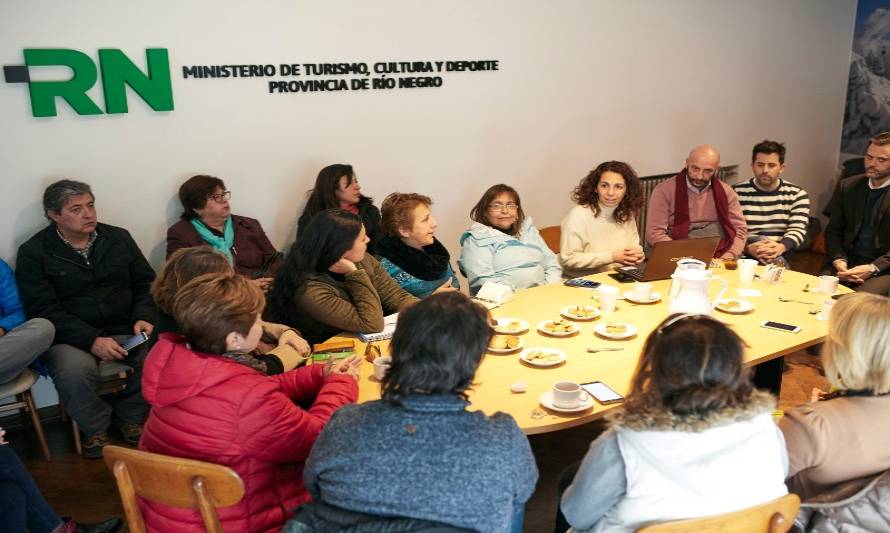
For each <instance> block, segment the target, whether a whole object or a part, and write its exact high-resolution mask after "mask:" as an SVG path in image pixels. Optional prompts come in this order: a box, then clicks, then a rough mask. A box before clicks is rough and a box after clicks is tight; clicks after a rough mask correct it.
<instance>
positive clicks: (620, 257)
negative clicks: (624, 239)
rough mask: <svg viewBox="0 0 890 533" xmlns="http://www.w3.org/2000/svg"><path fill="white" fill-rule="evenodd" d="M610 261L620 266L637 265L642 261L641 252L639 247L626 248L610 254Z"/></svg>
mask: <svg viewBox="0 0 890 533" xmlns="http://www.w3.org/2000/svg"><path fill="white" fill-rule="evenodd" d="M612 261H613V262H615V263H621V264H622V265H638V264H640V263H641V262H642V261H643V250H642V249H640V248H639V247H633V248H631V247H628V248H624V249H623V250H615V251H614V252H612Z"/></svg>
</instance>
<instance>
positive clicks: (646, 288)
mask: <svg viewBox="0 0 890 533" xmlns="http://www.w3.org/2000/svg"><path fill="white" fill-rule="evenodd" d="M632 294H633V297H634V298H636V299H637V300H640V301H641V302H643V301H647V300H651V299H652V284H651V283H637V284H636V285H634V288H633V291H632Z"/></svg>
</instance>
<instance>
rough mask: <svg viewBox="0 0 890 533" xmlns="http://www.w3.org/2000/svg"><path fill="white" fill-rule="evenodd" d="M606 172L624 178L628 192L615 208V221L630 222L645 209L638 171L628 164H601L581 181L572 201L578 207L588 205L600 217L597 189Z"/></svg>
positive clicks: (618, 162)
mask: <svg viewBox="0 0 890 533" xmlns="http://www.w3.org/2000/svg"><path fill="white" fill-rule="evenodd" d="M606 172H615V173H616V174H620V175H621V177H622V178H624V183H625V185H626V186H627V192H625V193H624V198H622V199H621V203H619V204H618V207H616V208H615V214H614V216H615V221H616V222H619V223H621V224H623V223H625V222H627V221H628V220H630V217H632V216H637V215H638V214H639V213H640V209H641V208H642V207H643V188H642V187H641V186H640V178H639V177H637V173H636V171H634V169H633V168H632V167H631V166H630V165H628V164H627V163H624V162H621V161H606V162H605V163H600V164H599V166H597V167H596V168H595V169H593V170H591V171H590V173H589V174H587V175H586V176H584V177H583V178H582V179H581V183H579V184H578V186H577V187H575V190H574V191H572V201H573V202H575V203H576V204H578V205H587V206H590V207H591V208H592V209H593V214H594V215H596V216H599V214H600V203H599V193H597V191H596V188H597V186H598V185H599V183H600V178H601V177H602V175H603V174H605V173H606Z"/></svg>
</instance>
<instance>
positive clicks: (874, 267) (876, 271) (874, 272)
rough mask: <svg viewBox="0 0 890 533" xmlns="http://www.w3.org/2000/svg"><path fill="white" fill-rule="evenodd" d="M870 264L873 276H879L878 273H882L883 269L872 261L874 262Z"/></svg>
mask: <svg viewBox="0 0 890 533" xmlns="http://www.w3.org/2000/svg"><path fill="white" fill-rule="evenodd" d="M868 266H870V267H871V275H872V276H877V275H878V274H880V273H881V269H880V268H878V265H876V264H874V263H872V264H870V265H868Z"/></svg>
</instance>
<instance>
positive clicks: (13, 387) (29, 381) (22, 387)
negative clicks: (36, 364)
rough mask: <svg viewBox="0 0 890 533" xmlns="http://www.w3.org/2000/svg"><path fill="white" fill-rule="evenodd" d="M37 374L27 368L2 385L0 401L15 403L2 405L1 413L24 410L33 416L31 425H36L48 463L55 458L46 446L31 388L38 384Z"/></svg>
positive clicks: (0, 407) (35, 429) (0, 406)
mask: <svg viewBox="0 0 890 533" xmlns="http://www.w3.org/2000/svg"><path fill="white" fill-rule="evenodd" d="M37 378H38V376H37V373H36V372H34V371H33V370H31V369H29V368H26V369H24V370H23V371H22V373H21V374H19V375H18V377H16V378H15V379H14V380H12V381H7V382H6V383H0V400H2V399H4V398H9V397H10V396H14V397H15V401H14V402H12V403H7V404H3V405H0V413H4V412H6V411H12V410H16V411H20V410H22V409H24V410H25V411H27V412H28V414H29V415H31V423H32V424H34V431H36V432H37V439H38V440H39V441H40V449H41V450H43V456H44V457H45V458H46V460H47V461H52V460H53V458H52V456H51V455H50V454H49V446H47V445H46V436H45V435H44V434H43V425H42V424H41V423H40V416H39V415H38V414H37V408H36V407H34V398H32V397H31V387H33V386H34V383H36V382H37Z"/></svg>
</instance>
